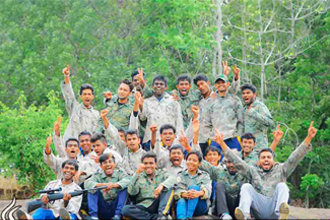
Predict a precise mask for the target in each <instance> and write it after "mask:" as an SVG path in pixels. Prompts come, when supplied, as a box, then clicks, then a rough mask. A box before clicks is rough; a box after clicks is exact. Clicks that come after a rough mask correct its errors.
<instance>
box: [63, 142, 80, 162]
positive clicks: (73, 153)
mask: <svg viewBox="0 0 330 220" xmlns="http://www.w3.org/2000/svg"><path fill="white" fill-rule="evenodd" d="M65 151H66V154H67V155H68V157H69V158H70V159H76V158H77V155H78V154H79V152H80V150H79V146H78V143H77V142H76V141H69V142H68V144H67V146H66V148H65Z"/></svg>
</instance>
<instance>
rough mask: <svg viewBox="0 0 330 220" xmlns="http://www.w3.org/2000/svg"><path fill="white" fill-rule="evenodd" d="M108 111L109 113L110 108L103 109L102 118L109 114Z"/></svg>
mask: <svg viewBox="0 0 330 220" xmlns="http://www.w3.org/2000/svg"><path fill="white" fill-rule="evenodd" d="M108 113H109V110H108V109H103V110H102V111H101V118H102V119H104V118H106V117H107V115H108Z"/></svg>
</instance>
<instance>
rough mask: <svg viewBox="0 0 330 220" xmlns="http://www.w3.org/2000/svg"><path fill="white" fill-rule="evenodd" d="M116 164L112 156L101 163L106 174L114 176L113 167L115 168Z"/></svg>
mask: <svg viewBox="0 0 330 220" xmlns="http://www.w3.org/2000/svg"><path fill="white" fill-rule="evenodd" d="M116 165H117V164H116V163H115V162H114V161H113V159H112V158H111V157H109V158H108V159H106V160H105V161H103V162H102V163H101V164H100V166H101V168H102V170H103V171H104V173H105V175H106V176H112V174H113V169H115V167H116Z"/></svg>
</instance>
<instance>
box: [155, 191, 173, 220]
mask: <svg viewBox="0 0 330 220" xmlns="http://www.w3.org/2000/svg"><path fill="white" fill-rule="evenodd" d="M173 196H174V190H172V189H170V190H167V191H162V192H161V194H160V195H159V198H158V199H159V206H158V216H163V215H165V216H166V215H168V214H169V212H170V208H171V205H172V202H173Z"/></svg>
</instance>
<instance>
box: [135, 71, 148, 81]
mask: <svg viewBox="0 0 330 220" xmlns="http://www.w3.org/2000/svg"><path fill="white" fill-rule="evenodd" d="M138 74H139V72H138V71H137V70H135V71H133V72H132V74H131V77H132V80H133V78H134V76H136V75H138ZM145 76H146V74H145V72H144V71H143V78H145Z"/></svg>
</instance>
